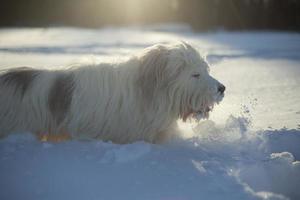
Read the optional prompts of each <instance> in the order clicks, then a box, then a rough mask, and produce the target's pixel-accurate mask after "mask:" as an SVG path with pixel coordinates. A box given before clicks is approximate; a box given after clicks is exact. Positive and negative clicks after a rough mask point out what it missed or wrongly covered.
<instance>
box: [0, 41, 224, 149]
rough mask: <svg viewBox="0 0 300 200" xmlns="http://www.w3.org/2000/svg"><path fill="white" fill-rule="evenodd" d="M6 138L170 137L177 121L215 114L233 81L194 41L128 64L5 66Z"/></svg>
mask: <svg viewBox="0 0 300 200" xmlns="http://www.w3.org/2000/svg"><path fill="white" fill-rule="evenodd" d="M0 91H1V96H0V136H5V135H7V134H10V133H13V132H24V131H26V132H28V131H30V132H32V133H35V134H37V135H40V134H46V135H59V134H66V133H67V134H69V135H70V137H71V138H76V139H101V140H104V141H113V142H115V143H129V142H134V141H138V140H144V141H148V142H162V141H164V140H166V139H167V138H169V137H170V136H171V135H174V134H176V133H177V129H176V126H177V120H178V119H180V118H181V119H183V120H184V121H185V120H187V119H188V118H191V117H199V116H201V117H202V118H206V117H208V113H209V112H210V111H211V110H212V108H213V106H214V105H215V104H216V103H219V102H220V101H221V100H222V98H223V96H224V91H225V86H224V85H222V84H221V83H220V82H218V81H217V80H216V79H214V78H213V77H211V76H210V75H209V67H208V64H207V62H206V61H205V60H204V59H203V58H202V57H201V56H200V54H199V53H198V51H196V49H195V48H193V47H192V46H191V45H189V44H187V43H185V42H180V43H176V44H158V45H154V46H151V47H149V48H146V49H145V50H143V51H142V52H140V53H139V54H136V55H133V56H132V57H131V58H130V59H128V60H127V61H125V62H119V63H100V64H94V65H82V66H76V67H75V66H74V67H72V68H69V69H65V70H62V69H60V70H58V69H57V70H47V69H44V70H42V69H34V68H27V67H22V68H15V69H8V70H2V71H0Z"/></svg>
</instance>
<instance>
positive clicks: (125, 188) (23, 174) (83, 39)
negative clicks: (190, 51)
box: [0, 26, 300, 200]
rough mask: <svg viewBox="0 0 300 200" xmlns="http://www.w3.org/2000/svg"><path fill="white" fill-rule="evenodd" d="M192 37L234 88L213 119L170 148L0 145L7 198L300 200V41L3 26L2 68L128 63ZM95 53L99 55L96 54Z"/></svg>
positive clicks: (186, 129)
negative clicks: (150, 47) (143, 51)
mask: <svg viewBox="0 0 300 200" xmlns="http://www.w3.org/2000/svg"><path fill="white" fill-rule="evenodd" d="M175 40H186V41H188V42H190V43H192V44H194V45H195V46H196V47H198V48H199V49H200V51H201V52H203V53H205V54H206V55H207V59H208V61H209V62H210V63H211V65H212V66H211V73H212V74H213V76H215V77H216V78H217V79H218V80H220V81H221V82H222V83H224V84H225V85H226V87H227V89H226V95H225V98H224V100H223V102H221V104H220V105H218V106H216V107H215V110H214V111H213V113H212V115H211V118H210V120H207V121H202V122H201V123H200V124H193V123H191V124H183V123H182V122H180V126H181V128H182V129H183V136H182V138H176V139H173V140H172V141H169V142H168V143H167V144H164V145H152V144H147V143H144V142H137V143H134V144H128V145H116V144H112V143H104V142H101V141H90V142H83V141H68V142H62V143H55V144H54V143H42V142H39V141H37V140H36V139H35V138H34V137H33V136H32V135H31V134H30V133H19V134H16V135H11V136H9V137H7V138H5V139H2V140H0V199H30V200H32V199H39V200H40V199H146V200H147V199H149V200H150V199H151V200H152V199H164V200H165V199H172V200H179V199H180V200H183V199H197V200H198V199H300V191H299V188H300V162H299V161H297V160H299V159H300V147H299V146H300V130H299V128H300V103H299V102H300V35H299V34H295V33H270V32H260V33H257V32H253V33H252V32H240V33H238V32H235V33H227V32H217V33H193V32H192V31H191V30H190V29H189V28H188V27H185V26H176V27H175V28H174V27H173V26H169V27H167V28H166V27H164V26H157V27H144V28H142V29H138V28H127V29H125V28H106V29H99V30H90V29H74V28H49V29H2V30H0V68H7V67H16V66H37V67H51V66H61V65H69V64H72V63H78V62H98V61H101V60H103V59H122V58H123V57H126V56H128V55H129V54H130V53H132V52H136V51H139V50H140V49H142V48H144V47H146V46H148V45H152V44H154V43H157V42H171V41H175ZM91 55H92V56H91Z"/></svg>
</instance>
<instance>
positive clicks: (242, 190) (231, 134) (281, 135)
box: [0, 116, 300, 199]
mask: <svg viewBox="0 0 300 200" xmlns="http://www.w3.org/2000/svg"><path fill="white" fill-rule="evenodd" d="M194 131H195V134H194V136H193V137H190V138H187V139H183V138H176V139H173V140H172V141H169V142H168V143H167V144H164V145H153V144H148V143H145V142H137V143H133V144H127V145H117V144H113V143H104V142H101V141H90V142H83V141H68V142H63V143H41V142H39V141H37V140H35V138H34V137H33V136H32V135H31V134H29V133H20V134H16V135H10V136H9V137H7V138H5V139H3V140H1V141H0V176H1V180H0V186H1V188H2V189H1V191H0V199H21V198H22V199H66V198H67V199H68V198H69V199H82V198H85V199H199V198H205V199H288V198H290V199H299V198H300V192H299V190H298V187H299V184H300V162H299V161H297V159H299V155H300V150H299V148H296V147H297V146H299V144H300V131H298V130H274V131H270V130H268V131H251V130H249V120H248V119H246V118H243V117H234V116H231V117H229V118H228V120H227V122H226V123H225V124H224V125H216V124H215V123H214V122H212V121H209V120H207V121H203V122H202V123H200V124H199V125H198V126H197V127H195V128H194ZM16 191H18V192H16Z"/></svg>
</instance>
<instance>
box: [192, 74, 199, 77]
mask: <svg viewBox="0 0 300 200" xmlns="http://www.w3.org/2000/svg"><path fill="white" fill-rule="evenodd" d="M192 77H193V78H199V77H200V74H193V75H192Z"/></svg>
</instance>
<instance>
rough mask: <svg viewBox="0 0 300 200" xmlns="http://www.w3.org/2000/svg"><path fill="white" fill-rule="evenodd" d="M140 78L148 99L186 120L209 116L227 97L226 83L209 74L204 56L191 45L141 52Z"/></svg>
mask: <svg viewBox="0 0 300 200" xmlns="http://www.w3.org/2000/svg"><path fill="white" fill-rule="evenodd" d="M138 59H139V61H140V68H139V77H138V79H139V81H138V84H139V86H140V87H141V89H142V95H143V96H144V97H145V101H148V102H150V103H152V104H155V106H156V107H157V108H158V107H163V109H167V110H166V111H167V112H170V113H173V114H175V115H176V116H178V117H180V118H182V119H183V120H184V121H185V120H186V119H187V118H189V117H197V118H199V116H200V117H201V118H207V117H208V116H209V111H211V110H212V108H213V106H214V105H215V104H216V103H219V102H220V101H221V100H222V98H223V97H224V91H225V86H224V85H222V84H221V83H220V82H219V81H217V80H216V79H214V78H213V77H212V76H210V75H209V66H208V64H207V62H206V61H205V59H204V58H203V57H201V56H200V54H199V53H198V51H197V50H196V49H195V48H193V47H192V46H191V45H189V44H187V43H185V42H180V43H177V44H173V45H163V44H158V45H154V46H152V47H149V48H146V49H145V51H144V52H143V53H142V54H141V55H139V58H138Z"/></svg>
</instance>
